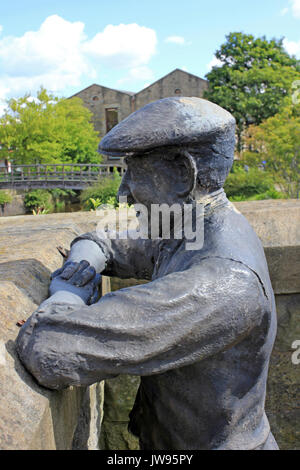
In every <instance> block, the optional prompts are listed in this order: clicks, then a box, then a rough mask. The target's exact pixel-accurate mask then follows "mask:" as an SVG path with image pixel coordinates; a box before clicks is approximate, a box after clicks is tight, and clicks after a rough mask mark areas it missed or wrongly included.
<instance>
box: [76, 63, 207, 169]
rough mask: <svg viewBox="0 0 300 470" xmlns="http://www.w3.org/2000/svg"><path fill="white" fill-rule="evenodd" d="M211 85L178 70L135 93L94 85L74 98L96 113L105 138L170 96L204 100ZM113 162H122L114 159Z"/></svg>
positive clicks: (96, 123)
mask: <svg viewBox="0 0 300 470" xmlns="http://www.w3.org/2000/svg"><path fill="white" fill-rule="evenodd" d="M207 87H208V82H207V81H206V80H203V79H202V78H200V77H197V76H196V75H192V74H191V73H188V72H184V71H183V70H180V69H175V70H173V72H170V73H169V74H168V75H165V76H164V77H162V78H160V79H159V80H157V81H156V82H154V83H152V84H151V85H149V86H148V87H146V88H144V89H143V90H141V91H139V92H138V93H132V92H129V91H120V90H113V89H112V88H107V87H105V86H101V85H96V84H93V85H91V86H89V87H87V88H85V89H84V90H81V91H79V92H78V93H76V94H75V95H73V96H72V97H75V96H76V97H79V98H81V99H82V100H83V103H84V105H85V106H86V107H87V108H88V109H89V110H90V111H91V112H92V113H93V123H94V126H95V129H96V131H98V132H99V137H103V136H104V135H105V134H106V133H107V132H109V131H110V129H112V128H113V127H114V126H115V125H116V124H118V123H119V122H120V121H122V120H123V119H125V118H126V117H127V116H128V115H129V114H131V113H132V112H134V111H136V110H137V109H139V108H142V107H143V106H145V105H146V104H148V103H151V102H152V101H156V100H159V99H161V98H167V97H169V96H196V97H199V98H201V97H202V96H203V92H204V90H206V89H207ZM109 160H119V159H116V157H110V158H109Z"/></svg>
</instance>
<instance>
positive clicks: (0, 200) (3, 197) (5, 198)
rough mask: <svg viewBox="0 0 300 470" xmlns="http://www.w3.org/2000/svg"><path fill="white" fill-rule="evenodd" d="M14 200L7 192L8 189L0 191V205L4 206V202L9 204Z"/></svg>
mask: <svg viewBox="0 0 300 470" xmlns="http://www.w3.org/2000/svg"><path fill="white" fill-rule="evenodd" d="M11 201H12V195H11V194H9V193H7V192H6V191H0V206H4V204H8V203H10V202H11Z"/></svg>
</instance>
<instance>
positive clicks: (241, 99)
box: [204, 33, 300, 152]
mask: <svg viewBox="0 0 300 470" xmlns="http://www.w3.org/2000/svg"><path fill="white" fill-rule="evenodd" d="M216 57H217V59H219V60H220V61H221V64H222V65H221V66H220V67H217V66H216V67H213V69H212V71H211V72H209V73H208V74H207V75H206V78H207V79H208V80H209V90H208V91H207V92H205V95H204V97H205V98H206V99H208V100H210V101H213V102H214V103H216V104H218V105H220V106H221V107H223V108H225V109H227V110H228V111H229V112H231V113H232V114H233V115H234V117H235V118H236V121H237V134H238V151H239V152H240V151H241V150H242V135H243V132H244V129H245V127H247V126H249V125H251V124H254V125H259V124H260V123H261V122H262V121H264V120H265V119H268V118H269V117H271V116H274V115H275V114H276V113H278V112H279V110H280V108H281V107H282V103H283V101H284V100H285V98H286V97H287V96H288V95H289V93H290V91H291V87H292V83H293V82H294V81H295V80H297V79H298V80H299V79H300V66H299V61H297V60H296V59H295V58H294V57H290V56H289V54H288V53H287V52H286V51H285V49H284V47H283V40H282V39H281V40H277V39H272V40H271V41H268V40H267V39H266V38H265V37H262V38H257V39H255V38H254V36H252V35H248V34H243V33H230V34H229V35H228V36H226V42H225V43H224V44H222V45H221V47H220V49H219V50H217V52H216Z"/></svg>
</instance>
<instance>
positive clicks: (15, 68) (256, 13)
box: [0, 0, 300, 113]
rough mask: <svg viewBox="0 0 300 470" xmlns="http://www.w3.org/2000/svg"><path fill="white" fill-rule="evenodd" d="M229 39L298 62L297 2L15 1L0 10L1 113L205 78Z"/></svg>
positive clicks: (299, 5)
mask: <svg viewBox="0 0 300 470" xmlns="http://www.w3.org/2000/svg"><path fill="white" fill-rule="evenodd" d="M231 31H243V32H245V33H252V34H254V35H255V36H262V35H266V36H267V38H269V39H270V38H272V37H277V38H281V37H284V38H285V45H286V48H287V50H288V51H289V52H290V53H294V54H295V55H297V56H298V57H299V58H300V0H251V1H249V0H244V1H241V0H227V1H224V0H209V1H207V0H205V1H203V0H185V1H183V0H180V1H179V0H139V1H137V0H113V1H108V0H105V1H103V0H84V1H83V0H80V1H79V0H59V1H58V0H51V1H50V0H13V1H4V0H3V1H2V2H1V4H0V113H1V111H2V110H3V106H4V104H3V103H4V101H5V100H6V99H8V98H10V97H17V96H21V95H23V94H24V93H25V92H29V93H32V94H35V93H36V91H37V89H38V88H39V87H40V86H41V85H43V86H45V87H46V88H47V89H49V90H51V91H52V92H54V93H55V94H57V95H58V96H70V95H72V94H74V93H76V92H77V91H79V90H81V89H82V88H85V87H86V86H89V85H91V84H92V83H99V84H101V85H104V86H107V87H111V88H117V89H121V90H130V91H138V90H141V89H142V88H144V87H145V86H147V85H148V84H149V83H152V82H153V81H155V80H157V79H159V78H160V77H162V76H164V75H166V74H167V73H169V72H170V71H172V70H173V69H175V68H181V69H183V70H186V71H188V72H190V73H193V74H195V75H198V76H200V77H204V76H205V74H206V73H207V72H208V71H209V69H210V68H211V65H212V64H213V63H214V62H213V59H214V53H215V51H216V49H217V48H218V47H219V46H220V44H222V43H223V42H224V40H225V36H226V34H228V33H229V32H231Z"/></svg>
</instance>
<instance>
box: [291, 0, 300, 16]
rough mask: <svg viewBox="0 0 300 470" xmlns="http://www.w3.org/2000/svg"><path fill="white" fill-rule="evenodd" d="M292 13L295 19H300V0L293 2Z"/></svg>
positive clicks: (292, 0) (293, 0)
mask: <svg viewBox="0 0 300 470" xmlns="http://www.w3.org/2000/svg"><path fill="white" fill-rule="evenodd" d="M291 4H292V13H293V16H294V17H295V18H300V0H291Z"/></svg>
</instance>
